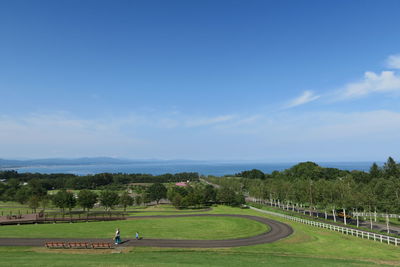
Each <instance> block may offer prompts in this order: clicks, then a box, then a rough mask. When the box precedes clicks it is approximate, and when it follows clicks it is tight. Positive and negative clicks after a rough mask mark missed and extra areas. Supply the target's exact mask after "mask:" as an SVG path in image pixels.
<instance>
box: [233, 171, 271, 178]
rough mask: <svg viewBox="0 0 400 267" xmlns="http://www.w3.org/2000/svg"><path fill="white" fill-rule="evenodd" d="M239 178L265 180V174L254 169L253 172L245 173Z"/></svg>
mask: <svg viewBox="0 0 400 267" xmlns="http://www.w3.org/2000/svg"><path fill="white" fill-rule="evenodd" d="M239 176H241V177H243V178H249V179H265V174H264V173H263V172H262V171H260V170H257V169H252V170H251V171H243V172H241V173H240V174H239Z"/></svg>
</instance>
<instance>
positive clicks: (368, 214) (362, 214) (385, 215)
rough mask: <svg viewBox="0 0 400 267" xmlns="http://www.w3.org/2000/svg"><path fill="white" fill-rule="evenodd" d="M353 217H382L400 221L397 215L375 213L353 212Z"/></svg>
mask: <svg viewBox="0 0 400 267" xmlns="http://www.w3.org/2000/svg"><path fill="white" fill-rule="evenodd" d="M353 215H354V216H357V215H358V216H360V217H370V216H371V217H375V216H376V217H383V218H386V217H387V216H389V218H396V219H400V215H399V214H386V213H375V212H353Z"/></svg>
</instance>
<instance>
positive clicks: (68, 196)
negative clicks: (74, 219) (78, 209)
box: [52, 190, 76, 215]
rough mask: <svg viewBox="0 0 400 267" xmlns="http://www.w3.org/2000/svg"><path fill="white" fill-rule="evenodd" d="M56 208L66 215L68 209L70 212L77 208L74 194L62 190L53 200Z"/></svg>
mask: <svg viewBox="0 0 400 267" xmlns="http://www.w3.org/2000/svg"><path fill="white" fill-rule="evenodd" d="M52 200H53V204H54V206H56V207H58V208H60V209H61V210H62V213H63V215H64V212H65V209H66V208H68V209H69V210H70V211H71V209H72V208H74V207H75V206H76V198H75V196H74V194H73V193H71V192H67V190H60V191H58V192H57V194H55V195H54V196H53V198H52Z"/></svg>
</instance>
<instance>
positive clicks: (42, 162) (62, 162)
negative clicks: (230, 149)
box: [0, 157, 202, 168]
mask: <svg viewBox="0 0 400 267" xmlns="http://www.w3.org/2000/svg"><path fill="white" fill-rule="evenodd" d="M189 162H202V161H192V160H159V159H143V160H131V159H119V158H110V157H93V158H89V157H86V158H76V159H65V158H48V159H32V160H10V159H0V168H18V167H37V166H72V165H99V164H103V165H113V164H134V163H140V164H146V163H149V164H151V163H189Z"/></svg>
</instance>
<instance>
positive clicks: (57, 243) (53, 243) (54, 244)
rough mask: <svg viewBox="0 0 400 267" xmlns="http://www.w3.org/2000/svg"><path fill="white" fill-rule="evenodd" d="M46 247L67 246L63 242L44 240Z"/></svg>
mask: <svg viewBox="0 0 400 267" xmlns="http://www.w3.org/2000/svg"><path fill="white" fill-rule="evenodd" d="M45 246H46V248H68V245H67V244H65V243H64V242H46V244H45Z"/></svg>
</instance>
